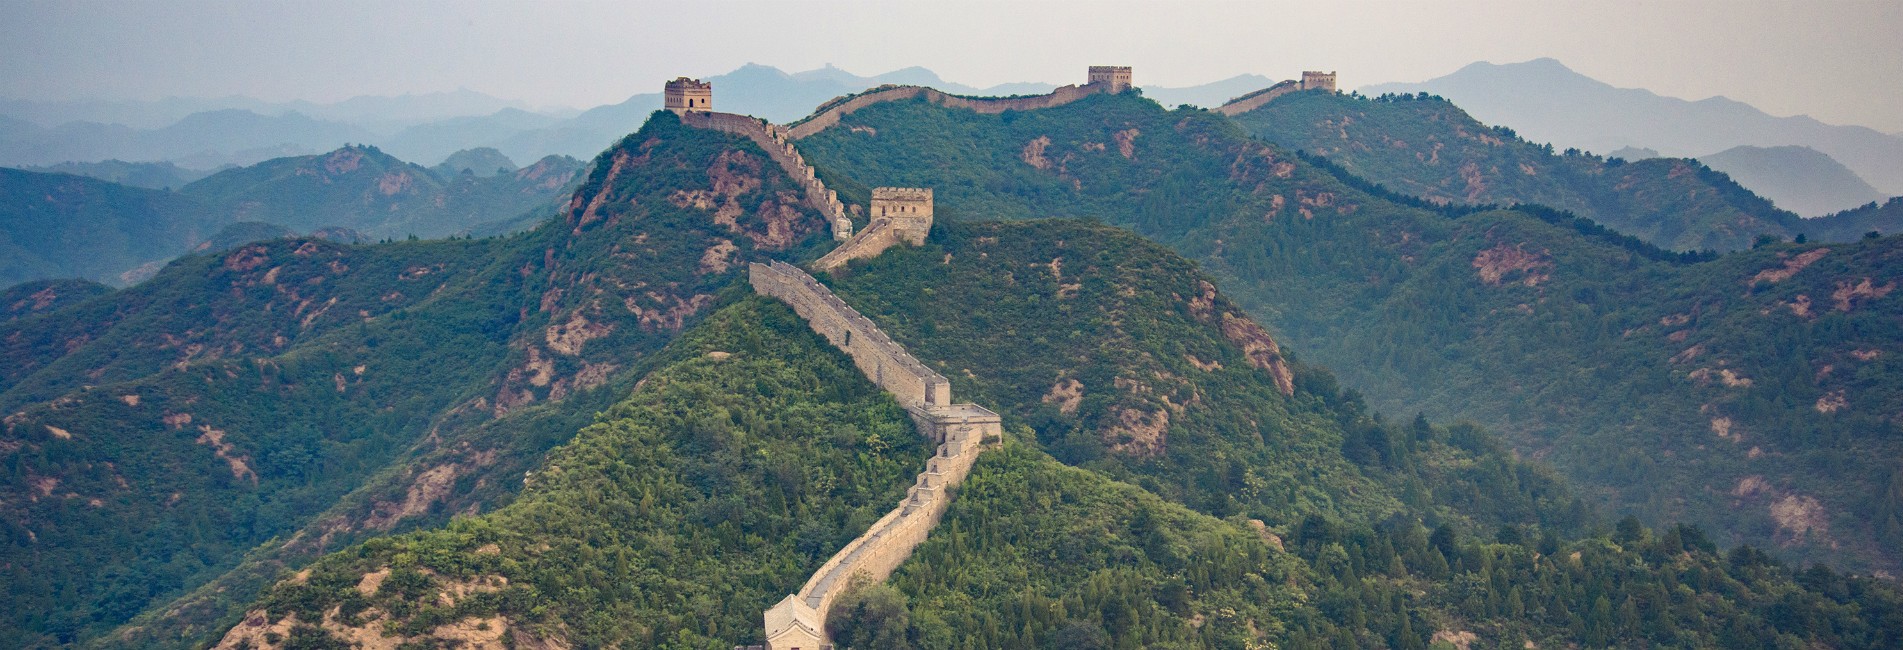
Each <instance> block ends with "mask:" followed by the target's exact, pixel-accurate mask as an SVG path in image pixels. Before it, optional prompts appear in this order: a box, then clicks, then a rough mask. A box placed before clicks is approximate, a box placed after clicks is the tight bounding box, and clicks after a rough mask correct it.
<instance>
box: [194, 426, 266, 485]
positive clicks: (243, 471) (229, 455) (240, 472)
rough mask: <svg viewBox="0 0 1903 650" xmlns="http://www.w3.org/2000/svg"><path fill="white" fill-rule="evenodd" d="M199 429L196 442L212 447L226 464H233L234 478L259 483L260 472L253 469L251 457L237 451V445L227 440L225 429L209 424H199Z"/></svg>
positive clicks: (215, 453)
mask: <svg viewBox="0 0 1903 650" xmlns="http://www.w3.org/2000/svg"><path fill="white" fill-rule="evenodd" d="M198 431H199V435H198V440H197V441H196V442H197V443H198V444H201V445H206V446H209V447H211V451H212V453H213V454H214V455H217V456H218V458H219V459H220V460H223V461H225V464H226V465H229V466H231V477H232V478H235V479H245V478H249V479H251V483H252V484H253V485H256V484H257V482H258V473H257V472H253V471H251V457H250V456H246V455H244V454H240V453H236V452H237V446H235V445H233V444H231V443H229V442H225V432H224V431H222V430H219V429H214V428H212V427H211V425H209V424H201V425H198Z"/></svg>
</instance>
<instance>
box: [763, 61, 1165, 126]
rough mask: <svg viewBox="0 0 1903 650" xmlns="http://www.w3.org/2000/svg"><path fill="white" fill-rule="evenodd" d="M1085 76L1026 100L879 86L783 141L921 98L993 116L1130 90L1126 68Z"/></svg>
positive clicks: (832, 106) (837, 101) (820, 114)
mask: <svg viewBox="0 0 1903 650" xmlns="http://www.w3.org/2000/svg"><path fill="white" fill-rule="evenodd" d="M1099 70H1102V72H1099ZM1087 73H1088V76H1086V77H1085V79H1086V83H1085V84H1084V85H1082V86H1077V85H1070V86H1064V87H1061V88H1058V89H1056V90H1052V91H1051V92H1050V93H1049V94H1044V95H1032V96H1029V97H959V96H957V95H950V94H946V93H944V92H940V91H938V90H934V89H931V88H926V87H924V86H882V87H879V88H876V89H873V90H871V91H869V92H866V93H862V94H859V95H855V96H851V97H838V98H834V99H833V100H832V101H828V102H826V103H824V104H821V105H820V107H819V110H817V111H815V112H814V113H813V115H812V116H810V117H807V118H806V119H804V120H800V121H798V122H794V123H793V124H792V125H791V127H790V128H788V129H787V139H789V140H799V139H802V138H806V137H810V136H812V135H814V134H816V133H819V132H821V131H824V130H826V129H829V128H832V126H833V125H835V124H838V123H839V118H842V117H845V116H847V115H850V114H852V113H853V112H854V111H857V110H859V109H862V108H865V107H867V106H872V105H874V104H883V103H886V102H896V101H904V100H907V99H912V98H914V97H924V98H925V101H929V102H931V103H934V104H938V105H940V106H946V107H950V108H962V109H965V110H969V111H973V112H977V113H984V114H997V113H1003V112H1005V111H1029V110H1037V109H1040V108H1052V107H1056V106H1063V105H1065V104H1069V103H1071V102H1074V101H1077V100H1079V99H1083V98H1085V97H1089V96H1091V95H1095V94H1097V93H1111V94H1115V93H1120V92H1123V91H1125V90H1128V89H1129V88H1130V68H1129V67H1126V66H1091V67H1090V69H1089V70H1088V71H1087Z"/></svg>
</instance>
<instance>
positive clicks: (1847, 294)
mask: <svg viewBox="0 0 1903 650" xmlns="http://www.w3.org/2000/svg"><path fill="white" fill-rule="evenodd" d="M855 127H856V128H855ZM800 147H801V150H802V151H803V152H804V153H805V155H806V156H807V157H808V159H809V160H811V161H813V163H814V164H815V165H816V166H817V167H819V169H820V170H821V174H822V176H825V177H826V178H827V179H828V183H829V184H830V185H834V186H837V187H839V188H841V192H842V194H847V195H851V194H852V193H854V192H863V191H864V190H863V188H866V187H871V186H878V185H901V186H926V187H933V188H934V189H935V190H936V192H937V197H938V205H939V206H940V208H939V210H940V213H941V214H947V213H949V214H953V215H955V216H960V217H965V218H974V217H975V218H986V219H990V218H1005V219H1024V218H1038V217H1054V216H1088V217H1092V218H1097V219H1101V220H1103V221H1104V222H1107V223H1110V224H1114V225H1120V226H1124V227H1128V228H1131V229H1133V230H1135V231H1137V232H1138V233H1140V234H1143V235H1145V236H1147V237H1149V238H1151V239H1153V240H1156V241H1158V242H1161V243H1164V244H1166V245H1168V246H1169V247H1171V248H1173V249H1175V250H1177V251H1179V252H1181V253H1183V254H1185V255H1187V256H1189V257H1191V258H1193V259H1196V260H1197V261H1199V262H1200V263H1201V264H1202V265H1203V267H1204V268H1205V269H1206V270H1207V271H1208V272H1209V273H1211V274H1212V275H1213V276H1214V277H1216V278H1217V279H1218V283H1219V284H1221V285H1223V286H1224V287H1226V290H1227V292H1228V293H1229V294H1230V295H1231V296H1233V297H1234V299H1235V300H1236V302H1237V304H1239V305H1241V306H1242V307H1243V308H1246V309H1247V310H1248V311H1249V313H1250V314H1251V315H1253V316H1255V317H1256V318H1258V319H1259V320H1260V321H1261V322H1263V324H1264V325H1266V326H1268V327H1269V328H1270V330H1271V331H1272V332H1274V333H1275V334H1277V335H1278V337H1279V338H1280V339H1281V340H1282V342H1283V343H1287V344H1290V345H1292V346H1293V347H1294V348H1296V349H1298V350H1300V351H1302V352H1303V353H1304V354H1305V355H1307V357H1306V358H1308V359H1310V360H1313V361H1315V362H1317V363H1318V364H1319V365H1324V366H1327V367H1330V368H1333V369H1335V371H1336V372H1338V373H1339V374H1340V375H1341V377H1342V379H1343V384H1344V385H1347V386H1353V387H1355V388H1357V389H1359V390H1361V391H1363V392H1365V393H1366V394H1367V395H1368V396H1369V402H1370V404H1371V406H1372V407H1374V408H1375V409H1378V410H1380V411H1382V412H1385V413H1389V414H1412V413H1416V412H1425V413H1426V414H1428V415H1429V416H1430V417H1433V418H1446V419H1453V418H1472V419H1474V420H1476V421H1478V422H1479V423H1481V424H1482V425H1485V426H1487V427H1488V428H1491V429H1494V430H1497V431H1499V432H1501V433H1502V434H1504V435H1505V437H1506V438H1507V439H1508V440H1509V441H1510V442H1511V444H1512V445H1513V447H1514V448H1515V449H1516V450H1518V451H1519V452H1520V453H1522V454H1525V455H1528V456H1530V457H1534V458H1539V459H1543V460H1545V461H1547V462H1550V463H1552V465H1553V466H1554V467H1555V468H1556V469H1558V470H1559V471H1560V472H1561V473H1562V474H1564V475H1566V476H1568V477H1569V478H1571V479H1573V481H1575V483H1576V484H1577V485H1578V486H1579V488H1580V489H1581V490H1582V492H1584V493H1585V494H1587V495H1589V496H1591V497H1593V498H1594V499H1595V500H1597V501H1599V502H1602V503H1605V504H1608V505H1610V506H1611V507H1612V510H1613V512H1615V513H1632V514H1637V515H1639V516H1641V517H1643V518H1645V519H1646V520H1647V521H1649V522H1652V523H1654V524H1657V525H1664V524H1667V523H1669V522H1672V521H1689V522H1693V523H1696V524H1698V525H1700V526H1703V527H1705V528H1706V529H1708V530H1710V531H1712V533H1713V535H1714V536H1715V537H1716V539H1717V541H1718V542H1719V543H1720V544H1723V545H1730V544H1735V543H1739V542H1749V543H1752V544H1754V545H1758V546H1760V547H1764V548H1770V549H1775V552H1777V553H1779V554H1781V555H1783V556H1785V557H1792V558H1806V559H1827V560H1830V561H1832V562H1835V563H1838V564H1839V566H1843V567H1848V568H1854V569H1859V570H1886V571H1891V572H1895V571H1897V570H1900V569H1903V564H1900V562H1903V548H1898V547H1897V546H1896V545H1895V543H1894V540H1895V539H1896V537H1895V535H1893V534H1891V533H1890V532H1888V531H1891V530H1893V528H1892V524H1890V523H1889V522H1890V521H1891V518H1892V517H1893V516H1894V515H1895V513H1896V512H1899V511H1903V492H1897V491H1896V490H1895V489H1894V488H1893V487H1892V486H1894V485H1895V484H1896V483H1895V481H1896V479H1895V478H1894V477H1895V476H1896V475H1897V472H1898V467H1897V466H1896V464H1895V461H1894V459H1895V458H1898V457H1899V455H1903V449H1899V448H1898V444H1899V442H1898V441H1899V436H1898V435H1897V434H1898V430H1897V427H1898V423H1897V421H1896V420H1895V418H1894V415H1893V414H1894V413H1896V412H1898V410H1899V408H1903V404H1899V403H1897V401H1896V400H1897V396H1898V395H1899V391H1898V388H1897V384H1896V382H1895V381H1894V379H1893V377H1895V376H1897V375H1896V373H1895V372H1894V371H1893V370H1892V369H1890V368H1889V365H1888V364H1890V363H1892V360H1893V359H1895V358H1896V357H1897V355H1899V354H1903V340H1899V337H1898V335H1897V331H1896V329H1895V328H1894V327H1892V326H1891V325H1890V323H1891V322H1892V320H1893V319H1894V318H1895V316H1894V314H1895V313H1896V310H1897V309H1903V307H1900V306H1899V303H1898V302H1897V297H1896V296H1893V295H1891V287H1893V283H1894V282H1896V281H1897V278H1896V277H1895V272H1894V270H1895V269H1897V268H1903V267H1899V266H1898V264H1897V263H1896V261H1895V260H1894V259H1893V258H1894V257H1895V256H1896V255H1898V254H1899V253H1898V243H1897V241H1896V240H1894V239H1890V238H1885V239H1878V240H1872V241H1861V240H1860V241H1859V242H1855V243H1850V244H1844V245H1832V246H1831V247H1830V251H1829V252H1826V253H1816V252H1811V251H1815V250H1821V249H1820V248H1818V247H1816V246H1793V245H1772V246H1767V247H1764V248H1759V249H1756V250H1753V251H1749V252H1741V253H1734V254H1731V255H1726V256H1722V257H1718V258H1716V259H1712V260H1710V261H1705V262H1697V261H1696V260H1697V259H1700V258H1699V257H1697V256H1689V257H1688V256H1683V255H1676V254H1672V253H1669V252H1666V251H1662V250H1659V249H1657V248H1654V247H1651V246H1650V245H1647V244H1644V243H1643V242H1639V241H1637V240H1634V239H1632V238H1630V237H1626V236H1622V235H1619V234H1617V233H1613V232H1610V231H1607V230H1606V229H1605V228H1604V227H1602V226H1599V225H1597V224H1594V223H1591V222H1587V221H1582V220H1578V219H1575V218H1572V217H1570V216H1568V215H1565V214H1561V213H1556V212H1553V211H1550V210H1540V209H1532V208H1527V209H1522V210H1507V211H1501V210H1471V209H1457V208H1448V207H1442V208H1437V207H1434V206H1433V205H1431V204H1429V203H1426V202H1422V201H1418V200H1415V199H1410V198H1408V197H1405V196H1400V195H1393V194H1388V193H1385V192H1383V191H1381V190H1379V188H1377V187H1375V186H1374V185H1372V184H1370V183H1368V182H1366V181H1364V180H1362V179H1359V178H1356V177H1353V176H1351V175H1346V174H1343V173H1340V172H1338V171H1336V170H1334V169H1333V168H1332V166H1327V165H1319V166H1318V164H1316V163H1311V162H1309V161H1308V160H1305V159H1303V158H1301V157H1299V156H1297V155H1295V154H1294V153H1292V152H1289V151H1287V150H1285V149H1281V148H1278V147H1276V146H1274V145H1268V144H1264V143H1262V142H1260V141H1256V140H1252V139H1250V138H1249V137H1248V136H1247V135H1246V134H1245V133H1244V132H1243V131H1242V130H1241V129H1240V128H1239V127H1238V126H1236V125H1235V124H1234V123H1232V122H1230V121H1228V120H1226V119H1224V118H1221V117H1220V116H1217V115H1215V114H1212V113H1207V112H1202V111H1195V110H1190V111H1165V110H1163V109H1162V108H1160V107H1158V106H1156V105H1155V104H1154V103H1151V102H1148V101H1146V100H1143V99H1141V98H1137V97H1133V96H1116V97H1112V96H1097V97H1092V98H1089V99H1086V100H1083V101H1079V102H1076V103H1074V104H1070V105H1067V106H1064V107H1061V108H1056V109H1049V110H1041V111H1029V112H1023V113H1005V114H1002V115H992V116H987V115H979V114H975V113H971V112H967V111H958V110H951V109H945V108H942V107H938V106H935V105H931V104H928V103H925V102H897V103H889V104H881V105H877V106H872V107H868V108H865V109H862V110H860V111H858V112H855V113H853V114H852V115H850V116H848V117H847V118H846V119H845V120H844V121H843V122H842V127H841V128H835V129H831V130H828V131H826V132H823V133H821V134H819V135H816V136H814V137H811V138H808V139H805V140H802V141H800ZM1818 255H1821V256H1822V257H1821V258H1819V257H1815V256H1818ZM1808 262H1815V264H1812V265H1810V266H1808V267H1806V264H1807V263H1808ZM1767 271H1768V272H1769V273H1765V272H1767ZM1787 272H1788V275H1789V277H1788V278H1786V277H1785V276H1786V275H1787ZM1761 273H1762V274H1763V275H1760V274H1761ZM1866 279H1867V280H1868V283H1867V284H1866V282H1865V281H1866ZM1799 296H1803V297H1802V298H1799ZM895 335H896V334H895ZM1826 367H1828V370H1827V369H1826ZM947 374H948V375H952V376H954V378H956V376H957V374H958V373H947ZM1747 380H1748V382H1747ZM1839 398H1841V399H1839Z"/></svg>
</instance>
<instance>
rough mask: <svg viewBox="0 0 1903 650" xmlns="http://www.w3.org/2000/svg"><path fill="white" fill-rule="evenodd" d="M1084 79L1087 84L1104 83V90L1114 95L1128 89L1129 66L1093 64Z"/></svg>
mask: <svg viewBox="0 0 1903 650" xmlns="http://www.w3.org/2000/svg"><path fill="white" fill-rule="evenodd" d="M1085 79H1088V80H1089V81H1088V84H1089V85H1093V86H1094V85H1097V84H1104V86H1105V92H1108V93H1110V94H1112V95H1114V94H1117V93H1120V92H1123V91H1126V90H1129V89H1130V66H1127V65H1093V66H1090V71H1089V76H1087V77H1085Z"/></svg>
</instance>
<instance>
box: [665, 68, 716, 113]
mask: <svg viewBox="0 0 1903 650" xmlns="http://www.w3.org/2000/svg"><path fill="white" fill-rule="evenodd" d="M663 90H664V92H663V94H662V97H663V101H662V106H663V107H665V108H667V110H670V111H673V112H675V113H677V114H682V115H685V114H687V113H689V112H696V111H711V110H714V85H713V84H712V83H709V82H705V81H701V80H699V79H689V78H687V77H676V78H675V79H674V80H673V81H669V82H667V84H666V85H665V86H664V88H663Z"/></svg>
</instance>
